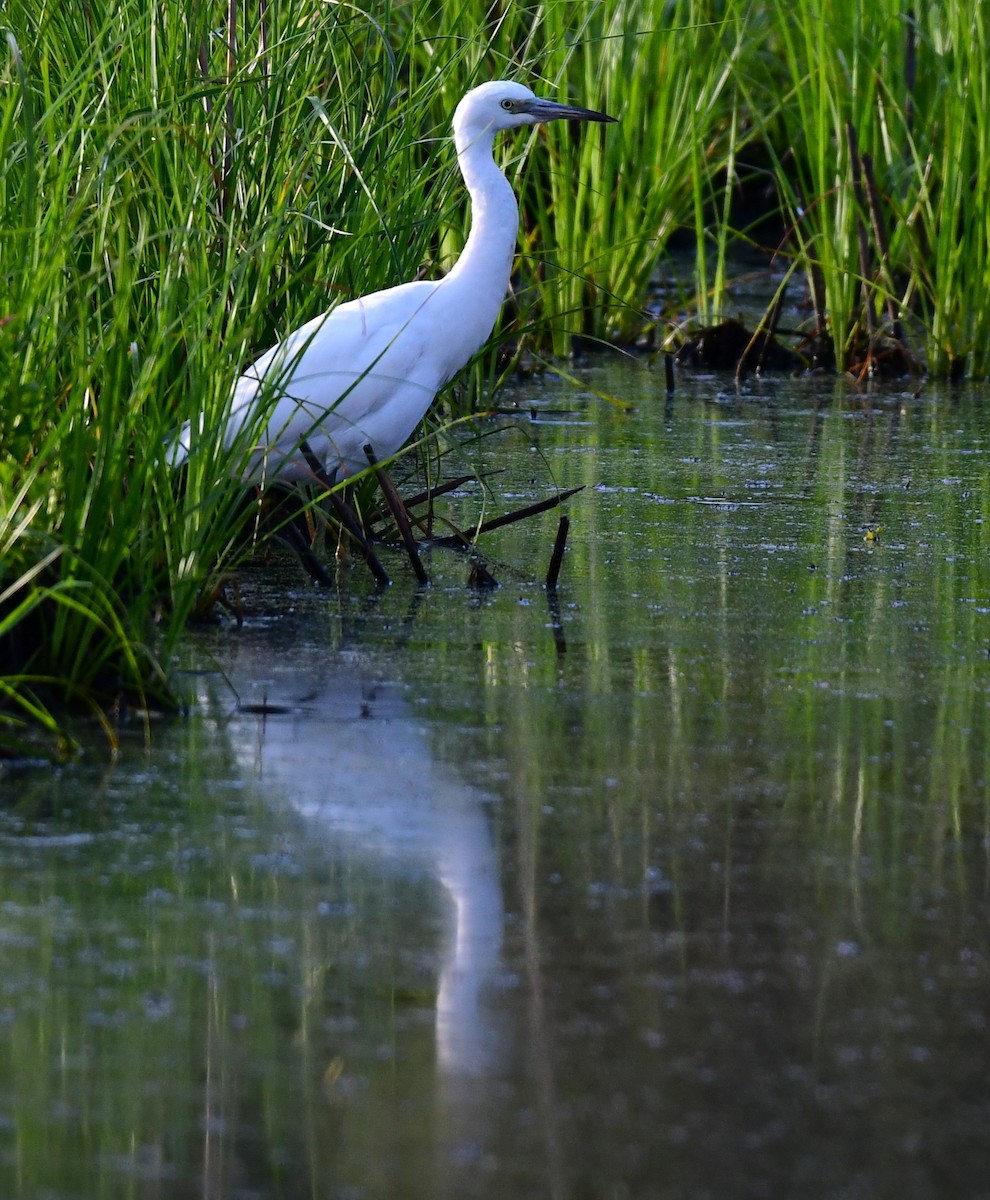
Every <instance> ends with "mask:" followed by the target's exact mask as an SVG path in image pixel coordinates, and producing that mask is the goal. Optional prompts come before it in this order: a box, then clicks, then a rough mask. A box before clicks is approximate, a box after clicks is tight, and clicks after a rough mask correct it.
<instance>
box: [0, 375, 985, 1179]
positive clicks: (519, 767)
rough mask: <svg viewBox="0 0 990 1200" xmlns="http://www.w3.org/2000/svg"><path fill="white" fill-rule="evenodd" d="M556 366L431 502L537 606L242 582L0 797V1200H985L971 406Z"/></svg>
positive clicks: (452, 593) (393, 565) (977, 447)
mask: <svg viewBox="0 0 990 1200" xmlns="http://www.w3.org/2000/svg"><path fill="white" fill-rule="evenodd" d="M583 379H584V381H585V383H586V385H587V390H582V389H579V388H574V387H572V386H570V385H567V384H564V383H562V382H558V381H554V380H550V379H548V380H543V381H538V382H534V383H532V384H530V385H526V386H521V387H520V388H519V389H518V390H517V391H516V392H515V393H513V394H512V395H511V396H510V397H509V400H510V401H511V402H512V403H514V404H515V406H516V407H515V409H514V411H512V412H510V413H508V414H506V415H503V416H501V417H498V418H495V419H493V420H491V421H489V422H488V423H486V424H485V425H484V427H483V429H484V432H485V433H486V434H487V435H488V436H485V437H484V438H482V439H481V440H479V441H478V442H477V443H475V444H473V445H472V446H471V447H470V449H468V450H465V452H464V457H465V458H466V459H467V460H468V461H469V462H470V464H471V466H472V467H476V468H480V469H483V470H492V471H495V470H497V472H498V473H497V474H492V475H490V476H489V477H488V480H487V482H488V488H489V492H488V494H487V495H486V494H485V493H484V492H483V491H482V489H480V488H478V487H477V486H476V485H475V486H470V485H465V487H464V488H463V489H462V490H461V492H459V493H457V494H455V495H454V496H453V497H452V498H450V500H449V501H446V502H444V505H443V506H441V508H442V511H443V512H444V513H446V514H447V515H448V516H450V517H451V518H452V519H455V520H456V521H457V522H458V523H459V524H460V525H461V526H466V525H470V524H471V523H472V522H475V521H477V520H479V519H484V518H486V517H488V516H491V515H494V513H496V512H499V511H504V510H506V509H509V508H512V507H517V506H519V505H520V504H523V503H526V502H528V501H530V500H535V499H540V498H543V497H545V496H547V495H550V494H552V493H553V490H554V488H555V487H558V486H559V487H561V488H565V487H570V486H576V485H579V484H582V485H584V491H582V492H581V493H580V494H579V495H577V496H575V497H574V498H573V499H572V500H571V501H570V502H569V503H568V505H567V512H568V513H569V515H570V518H571V532H570V541H569V544H568V549H567V554H566V557H565V560H564V566H563V570H562V573H561V577H560V583H559V586H558V588H557V590H556V594H555V595H551V596H548V594H547V592H546V590H545V588H544V587H543V582H542V581H543V578H544V575H545V572H546V569H547V562H548V559H549V555H550V548H551V544H552V542H553V537H554V533H555V530H556V527H557V513H555V512H549V513H546V514H544V515H543V516H541V517H537V518H533V519H531V520H529V521H526V522H523V523H521V524H518V525H514V526H511V527H509V528H505V529H502V530H499V531H498V532H497V533H493V534H491V535H486V537H485V538H484V539H483V543H482V544H483V546H484V549H485V553H486V556H487V563H488V566H489V569H490V570H491V572H492V573H493V575H494V576H495V577H496V578H497V580H498V581H499V584H500V586H499V587H498V589H496V590H479V589H478V588H476V587H472V586H470V585H469V583H468V571H469V566H468V563H467V561H466V559H465V558H464V557H463V556H462V555H460V554H458V553H457V552H454V551H449V550H434V551H432V552H431V553H429V554H428V555H427V560H426V561H427V567H428V569H429V571H430V572H431V575H432V576H433V583H432V585H431V586H430V587H429V588H428V589H425V590H424V589H419V588H417V587H416V586H415V584H414V582H413V580H412V576H411V572H410V571H409V569H408V566H407V565H406V564H404V562H403V560H402V558H401V557H400V556H399V555H394V556H392V555H391V554H390V553H388V552H386V564H387V566H388V568H389V570H390V571H391V573H392V575H393V576H394V578H395V582H394V583H393V585H392V587H391V588H389V589H387V590H386V591H385V592H376V591H375V590H374V588H373V587H372V586H371V585H370V582H369V580H368V579H367V578H366V577H365V573H364V572H363V569H361V568H360V567H358V566H352V567H349V568H343V570H342V576H341V586H340V589H339V590H337V591H331V592H320V591H317V590H315V589H314V588H313V587H312V586H311V585H310V584H309V583H308V582H307V580H306V578H305V576H303V575H302V574H301V572H299V571H298V570H297V568H296V567H295V565H294V564H293V563H292V562H291V561H289V560H287V559H282V558H277V557H276V558H273V559H271V560H269V561H263V562H260V563H256V564H254V565H253V566H252V567H251V568H250V569H248V570H246V571H245V572H243V573H242V576H241V578H240V580H239V586H240V603H241V605H242V607H243V613H244V621H243V625H242V627H240V628H238V627H237V626H236V625H234V624H233V623H228V624H224V625H221V626H218V627H215V628H210V629H206V630H201V631H198V632H196V633H194V634H193V635H191V636H190V639H189V642H188V644H187V645H186V647H185V648H184V652H183V655H182V657H181V659H180V660H179V661H177V662H176V663H174V664H172V666H173V669H174V670H175V672H176V679H177V681H178V682H179V685H180V686H181V687H183V688H184V689H186V691H187V693H188V695H189V698H190V702H191V707H190V712H189V715H188V716H187V717H185V718H183V719H179V720H170V721H164V720H163V721H159V722H155V723H154V725H153V727H152V735H151V742H150V744H148V743H147V742H146V739H145V735H144V731H143V729H142V728H141V727H140V723H136V724H135V726H134V727H133V728H125V730H124V732H123V736H122V745H121V749H120V752H119V754H118V755H117V757H116V759H114V760H111V758H110V756H109V755H108V753H107V751H106V747H105V744H104V743H103V742H102V741H101V739H100V736H99V734H97V733H95V732H94V734H93V736H92V738H90V739H88V741H87V749H86V753H85V754H84V755H83V756H82V757H81V758H80V759H79V760H77V761H75V762H73V763H71V764H69V765H67V766H65V767H63V768H60V769H58V770H55V771H52V770H51V769H49V768H42V767H31V768H24V769H21V770H18V771H16V772H8V773H7V774H6V775H5V776H3V777H0V805H2V807H0V940H2V961H3V971H2V974H0V1195H3V1196H4V1197H8V1196H9V1197H14V1196H17V1197H30V1198H31V1200H34V1198H36V1197H47V1198H51V1200H69V1198H70V1197H71V1198H76V1197H79V1198H103V1197H141V1198H144V1197H167V1198H169V1200H172V1198H180V1200H181V1198H186V1197H243V1198H245V1200H246V1198H249V1197H250V1198H262V1197H263V1198H269V1197H271V1198H276V1197H285V1198H287V1200H288V1198H296V1197H318V1198H327V1200H338V1198H339V1200H364V1198H368V1200H378V1198H384V1197H409V1198H411V1200H420V1198H423V1200H425V1198H427V1197H429V1198H434V1197H459V1198H468V1200H469V1198H471V1197H527V1198H531V1197H544V1196H545V1197H551V1198H554V1200H556V1198H560V1200H564V1198H571V1197H574V1198H584V1197H595V1198H602V1200H624V1198H634V1197H656V1198H658V1200H668V1198H673V1200H676V1198H691V1200H701V1198H705V1197H712V1198H725V1197H773V1198H776V1197H842V1198H850V1197H864V1198H866V1197H881V1196H898V1197H901V1198H905V1200H912V1198H918V1200H931V1198H933V1197H943V1196H944V1197H953V1198H962V1197H985V1196H990V1081H988V1079H990V1031H988V1028H987V1023H988V1012H990V991H988V988H990V969H988V955H990V924H988V918H990V758H988V756H990V739H988V729H990V557H988V542H990V467H988V444H990V441H988V440H990V405H988V401H990V396H988V395H987V393H986V392H985V391H984V392H979V391H969V390H966V389H961V390H957V391H952V392H936V391H934V390H931V389H922V390H920V391H918V392H916V391H915V390H912V389H911V388H909V387H906V388H905V389H904V390H903V391H902V390H897V389H894V390H891V389H887V390H884V391H875V392H874V391H869V390H857V389H856V388H855V387H853V386H852V385H851V384H850V383H848V382H842V381H840V382H836V381H834V380H828V381H815V380H809V381H797V382H796V381H792V380H785V381H780V382H777V383H773V384H770V383H765V382H763V383H755V384H752V385H750V386H747V387H744V388H743V389H742V390H737V389H735V388H734V386H733V385H732V383H731V381H729V380H721V379H716V378H705V377H693V378H690V379H687V380H681V381H679V386H678V390H677V392H676V394H675V395H674V397H673V398H672V399H671V400H669V401H668V400H666V399H665V397H664V395H663V392H662V381H661V380H660V379H659V378H658V375H657V373H656V372H655V371H651V370H649V369H647V368H646V367H645V365H644V364H642V363H630V364H628V365H625V366H618V367H617V366H614V365H611V366H600V365H596V366H591V367H589V368H587V369H586V370H585V371H584V372H583ZM602 391H607V392H610V393H614V394H616V395H620V396H622V397H623V398H624V399H626V400H628V401H632V402H633V403H634V404H635V411H633V412H631V413H625V412H622V411H620V410H619V409H618V408H616V407H615V406H613V405H611V404H610V403H609V402H608V401H606V400H603V399H601V398H600V397H599V396H598V395H596V394H594V393H595V392H602ZM452 461H455V463H456V465H455V466H454V467H452V468H451V471H452V472H453V471H456V469H457V466H459V465H460V463H459V460H456V456H455V459H453V460H452ZM79 732H80V736H83V737H84V738H85V730H82V731H79Z"/></svg>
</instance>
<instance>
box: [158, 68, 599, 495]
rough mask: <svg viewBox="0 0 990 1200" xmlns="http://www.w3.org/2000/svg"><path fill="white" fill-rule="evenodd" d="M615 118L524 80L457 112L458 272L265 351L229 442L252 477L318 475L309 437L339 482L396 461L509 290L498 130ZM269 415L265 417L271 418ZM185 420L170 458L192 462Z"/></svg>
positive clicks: (508, 227)
mask: <svg viewBox="0 0 990 1200" xmlns="http://www.w3.org/2000/svg"><path fill="white" fill-rule="evenodd" d="M561 118H564V119H568V120H577V121H611V120H613V119H614V118H612V117H609V116H606V115H605V114H604V113H598V112H593V111H591V110H589V109H584V108H575V107H572V106H571V105H565V104H556V103H554V102H552V101H548V100H540V99H538V98H537V97H536V96H535V95H534V94H533V93H532V92H531V91H530V90H529V88H527V87H524V86H523V85H521V84H518V83H510V82H494V83H484V84H482V85H481V86H480V87H477V88H474V89H473V91H470V92H468V93H467V95H466V96H465V97H464V98H463V99H462V100H461V102H460V104H458V106H457V110H456V112H455V114H454V143H455V146H456V149H457V162H458V165H459V167H460V170H461V174H462V175H463V177H464V182H465V184H466V186H467V189H468V193H469V195H470V197H471V232H470V235H469V237H468V241H467V244H466V245H465V247H464V250H463V252H462V254H461V255H460V257H459V258H458V260H457V262H456V263H455V265H454V267H453V268H452V270H451V271H450V272H449V274H447V275H446V276H445V277H444V278H442V279H439V280H434V281H417V282H414V283H404V284H401V285H399V286H398V287H393V288H388V289H387V290H385V291H381V292H374V293H372V294H371V295H368V296H362V297H361V298H360V299H357V300H351V301H349V302H347V303H346V304H340V305H338V306H337V307H336V308H333V309H331V310H330V311H329V312H326V313H324V314H322V315H321V316H319V317H316V318H315V319H314V320H312V321H309V322H307V323H306V324H305V325H303V326H301V327H300V328H299V329H297V330H295V331H294V332H293V333H291V334H289V336H288V337H287V338H286V339H285V340H284V341H282V342H279V343H278V344H277V345H275V346H273V347H272V348H271V349H270V350H268V351H266V352H265V353H264V354H263V355H262V356H261V357H260V358H259V359H258V360H257V361H256V362H254V363H253V364H252V365H251V366H250V367H248V368H247V370H246V371H245V372H244V374H243V375H242V376H241V377H240V378H239V379H238V381H237V383H236V385H235V387H234V391H233V396H232V398H231V405H230V411H229V414H228V416H227V419H226V428H225V431H224V442H225V445H226V446H227V447H228V448H229V447H233V446H234V445H235V444H238V440H239V439H247V438H248V437H250V438H252V442H251V444H250V446H249V445H247V444H245V445H242V446H240V448H241V449H243V450H244V452H245V453H247V452H248V450H249V449H250V456H249V458H248V460H247V465H246V467H245V469H244V471H243V476H244V479H245V481H247V482H252V483H260V482H262V481H268V480H271V479H272V478H274V477H276V476H277V477H278V478H280V479H282V480H284V481H286V482H292V481H299V480H306V479H310V478H312V471H311V469H310V467H309V465H308V463H307V461H306V459H305V457H304V456H303V454H302V452H301V450H300V445H301V443H302V442H304V441H305V442H306V443H307V445H308V447H309V449H310V450H311V451H312V453H313V454H314V455H315V456H316V458H317V459H318V460H319V461H320V463H321V465H322V466H323V467H324V469H325V471H326V472H327V474H328V475H329V476H330V477H331V478H333V477H335V476H344V475H348V474H352V473H354V472H356V471H360V470H362V469H363V468H365V467H366V466H367V465H368V460H367V458H366V456H365V452H364V447H365V446H366V445H369V444H370V445H371V447H372V448H373V450H374V452H375V454H376V456H377V457H378V458H379V459H385V458H388V457H390V456H391V455H393V454H395V453H396V452H397V451H398V450H399V449H401V447H402V446H403V444H404V443H405V442H406V441H407V440H408V438H409V437H410V435H411V434H412V433H413V431H414V430H415V428H416V426H417V425H418V424H419V422H420V421H421V420H422V418H423V416H424V415H425V413H426V411H427V409H428V408H429V407H430V404H431V403H432V402H433V398H434V396H435V395H436V393H437V392H438V391H439V389H440V388H441V387H443V385H444V384H445V383H446V382H447V381H448V380H449V379H451V378H452V376H454V375H455V374H456V373H457V372H458V371H459V370H460V369H461V368H462V367H463V366H464V365H465V364H466V363H467V362H469V361H470V359H471V357H472V356H473V355H474V354H475V353H476V352H477V351H478V350H479V349H480V348H481V347H482V346H483V345H484V343H485V341H486V340H487V339H488V337H489V336H490V334H491V332H492V329H493V328H494V325H495V321H496V319H497V318H498V313H499V309H500V308H501V305H502V300H503V299H504V297H505V293H506V291H507V290H508V286H509V275H510V271H511V268H512V258H513V255H514V253H515V246H516V237H517V234H518V227H519V212H518V207H517V204H516V199H515V195H514V194H513V191H512V188H511V186H510V184H509V182H508V180H507V179H506V178H505V176H504V175H503V174H502V172H501V171H500V170H499V168H498V167H497V165H496V163H495V159H494V154H493V144H494V139H495V135H496V133H498V132H500V131H501V130H505V129H513V128H516V127H518V126H523V125H535V124H538V123H540V122H543V121H553V120H557V119H561ZM265 412H268V416H267V420H266V419H265ZM194 447H195V439H194V438H193V437H192V436H191V430H190V426H189V424H188V423H187V424H186V425H185V426H184V427H183V429H182V431H181V433H180V434H179V437H178V439H177V440H176V442H175V443H174V444H173V446H172V448H171V451H170V459H171V462H172V465H173V466H177V465H179V464H181V463H182V462H185V461H186V459H187V458H188V456H189V454H190V452H191V450H192V451H194Z"/></svg>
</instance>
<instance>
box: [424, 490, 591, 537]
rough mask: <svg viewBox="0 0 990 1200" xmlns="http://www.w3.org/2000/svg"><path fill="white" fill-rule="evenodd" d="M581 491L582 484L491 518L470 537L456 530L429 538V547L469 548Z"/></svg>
mask: <svg viewBox="0 0 990 1200" xmlns="http://www.w3.org/2000/svg"><path fill="white" fill-rule="evenodd" d="M583 491H584V484H581V485H580V486H579V487H573V488H568V489H567V491H566V492H559V493H558V494H557V495H556V496H551V497H550V499H549V500H538V501H537V502H536V503H535V504H527V505H526V506H525V507H524V508H517V509H516V510H515V511H514V512H510V513H505V514H504V515H503V516H501V517H493V518H492V519H491V520H490V521H484V522H483V523H482V524H481V525H479V526H478V528H477V529H475V530H474V532H473V533H471V534H470V535H469V534H466V533H461V532H460V531H459V530H458V532H456V533H454V534H451V535H450V536H449V537H442V538H431V539H430V545H432V546H455V547H461V548H463V547H467V546H470V545H471V543H472V541H473V540H474V539H475V538H476V537H479V536H480V535H481V534H483V533H491V531H492V530H493V529H501V528H502V527H503V526H504V525H514V524H515V523H516V521H524V520H525V519H526V518H527V517H535V516H536V514H537V513H541V512H546V511H547V509H550V508H556V507H557V505H558V504H563V503H564V501H565V500H569V499H570V498H571V496H574V495H576V494H577V493H578V492H583Z"/></svg>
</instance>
